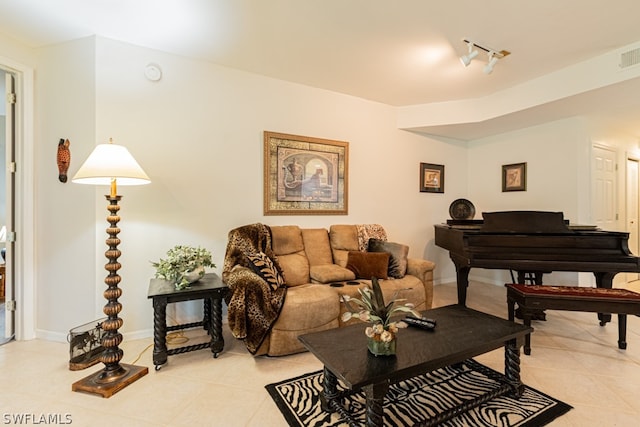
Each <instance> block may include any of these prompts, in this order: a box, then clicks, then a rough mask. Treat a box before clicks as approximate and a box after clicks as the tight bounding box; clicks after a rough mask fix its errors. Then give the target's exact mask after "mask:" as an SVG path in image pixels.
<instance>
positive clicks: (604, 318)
mask: <svg viewBox="0 0 640 427" xmlns="http://www.w3.org/2000/svg"><path fill="white" fill-rule="evenodd" d="M616 274H617V273H597V272H595V273H593V275H594V276H596V286H597V287H599V288H607V289H611V288H612V287H613V277H614V276H615V275H616ZM598 320H600V326H604V325H606V324H607V323H608V322H611V313H598Z"/></svg>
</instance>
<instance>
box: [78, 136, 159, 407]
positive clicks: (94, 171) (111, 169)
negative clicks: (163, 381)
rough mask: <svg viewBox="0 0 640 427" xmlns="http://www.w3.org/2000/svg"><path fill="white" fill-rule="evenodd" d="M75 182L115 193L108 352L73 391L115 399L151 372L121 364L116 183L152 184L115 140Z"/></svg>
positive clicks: (106, 338)
mask: <svg viewBox="0 0 640 427" xmlns="http://www.w3.org/2000/svg"><path fill="white" fill-rule="evenodd" d="M72 182H76V183H79V184H93V185H109V186H111V193H110V194H109V195H108V196H106V197H107V200H108V201H109V205H108V206H107V210H108V211H109V212H110V214H109V215H108V216H107V221H108V222H109V227H108V228H107V234H108V235H109V237H108V238H107V241H106V242H107V246H108V247H109V249H108V250H107V251H106V252H105V255H106V257H107V259H108V260H109V262H108V263H107V264H106V265H105V269H106V270H107V271H108V272H109V274H108V275H107V278H106V279H105V280H104V282H105V283H106V284H107V290H105V291H104V297H105V299H106V300H107V304H106V305H105V306H104V308H103V312H104V314H105V315H107V320H105V321H104V322H103V323H102V329H103V330H104V332H105V333H104V335H103V338H102V346H103V347H104V351H103V353H102V354H101V355H100V361H101V362H102V363H103V364H104V369H103V370H101V371H99V372H96V373H94V374H92V375H89V376H88V377H85V378H83V379H81V380H80V381H77V382H75V383H73V385H72V386H71V390H73V391H81V392H86V393H92V394H98V395H100V396H102V397H111V396H112V395H113V394H114V393H117V392H118V391H120V390H122V389H123V388H125V387H126V386H128V385H129V384H131V383H133V382H134V381H136V380H138V379H139V378H141V377H143V376H145V375H146V374H147V373H148V372H149V369H148V368H147V367H145V366H134V365H127V364H123V363H122V364H121V363H120V360H121V359H122V356H123V354H124V353H123V351H122V350H120V348H118V345H119V344H120V343H121V342H122V334H120V333H119V332H118V329H119V328H120V327H122V323H123V322H122V319H121V318H119V317H118V313H120V311H121V310H122V304H120V303H119V302H118V298H119V297H120V295H122V290H121V289H120V288H119V287H118V283H120V276H118V270H119V269H120V263H119V262H118V257H119V256H120V255H121V252H120V251H119V250H118V244H119V243H120V239H118V233H119V232H120V229H119V228H118V227H117V224H118V221H120V217H119V216H118V211H119V210H120V207H119V206H118V202H119V201H120V199H121V198H122V196H119V195H117V187H116V182H117V184H120V185H142V184H149V183H150V182H151V181H150V180H149V177H148V176H147V174H146V173H145V172H144V171H143V170H142V168H141V167H140V165H139V164H138V162H136V160H135V159H134V158H133V156H132V155H131V154H130V153H129V151H128V150H127V149H126V148H125V147H123V146H122V145H117V144H113V141H112V140H109V143H108V144H99V145H97V146H96V148H95V149H94V150H93V152H92V153H91V154H90V155H89V157H88V158H87V160H85V162H84V163H83V164H82V166H81V167H80V169H79V170H78V172H77V173H76V175H75V176H74V177H73V179H72Z"/></svg>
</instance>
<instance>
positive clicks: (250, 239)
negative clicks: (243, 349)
mask: <svg viewBox="0 0 640 427" xmlns="http://www.w3.org/2000/svg"><path fill="white" fill-rule="evenodd" d="M281 277H282V274H281V269H280V267H279V266H278V263H277V260H276V257H275V255H274V253H273V251H272V249H271V229H270V228H269V227H268V226H267V225H265V224H259V223H256V224H250V225H245V226H242V227H239V228H236V229H233V230H231V231H230V232H229V241H228V243H227V250H226V254H225V258H224V267H223V270H222V280H223V281H224V283H225V284H226V285H227V286H228V287H229V290H230V296H229V297H228V298H227V305H228V319H229V327H230V328H231V332H232V334H233V336H234V337H236V338H238V339H241V340H243V341H244V343H245V345H246V346H247V349H248V350H249V352H250V353H251V354H254V355H255V354H256V352H257V351H258V349H259V348H260V346H261V345H262V343H263V342H264V340H265V338H266V337H267V336H268V335H269V332H270V331H271V327H272V326H273V324H274V323H275V321H276V320H277V319H278V316H279V315H280V310H281V309H282V305H283V304H284V298H285V295H286V292H287V288H286V285H285V284H284V280H282V279H281Z"/></svg>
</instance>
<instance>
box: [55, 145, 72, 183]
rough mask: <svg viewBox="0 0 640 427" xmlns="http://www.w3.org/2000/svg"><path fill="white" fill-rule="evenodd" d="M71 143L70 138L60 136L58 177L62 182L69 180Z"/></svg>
mask: <svg viewBox="0 0 640 427" xmlns="http://www.w3.org/2000/svg"><path fill="white" fill-rule="evenodd" d="M69 145H71V143H70V142H69V140H68V139H64V138H60V142H58V156H57V161H58V179H59V180H60V182H67V171H68V170H69V164H70V163H71V151H70V150H69Z"/></svg>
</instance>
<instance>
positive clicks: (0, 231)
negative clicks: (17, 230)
mask: <svg viewBox="0 0 640 427" xmlns="http://www.w3.org/2000/svg"><path fill="white" fill-rule="evenodd" d="M6 241H7V226H6V225H3V226H2V228H0V242H1V243H4V242H6Z"/></svg>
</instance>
